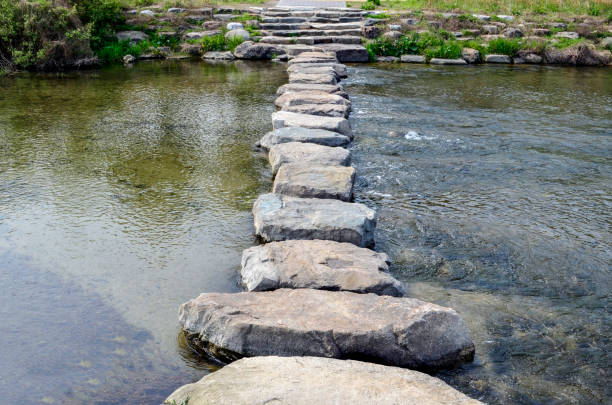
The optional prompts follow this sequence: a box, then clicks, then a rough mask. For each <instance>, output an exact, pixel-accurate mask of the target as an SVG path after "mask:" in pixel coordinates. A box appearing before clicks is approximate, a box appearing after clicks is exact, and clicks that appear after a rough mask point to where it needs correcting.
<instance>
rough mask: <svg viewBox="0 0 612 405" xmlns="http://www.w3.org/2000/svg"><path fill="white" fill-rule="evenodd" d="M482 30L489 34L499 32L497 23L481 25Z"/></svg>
mask: <svg viewBox="0 0 612 405" xmlns="http://www.w3.org/2000/svg"><path fill="white" fill-rule="evenodd" d="M482 32H483V33H484V34H489V35H497V34H499V27H498V26H497V25H483V26H482Z"/></svg>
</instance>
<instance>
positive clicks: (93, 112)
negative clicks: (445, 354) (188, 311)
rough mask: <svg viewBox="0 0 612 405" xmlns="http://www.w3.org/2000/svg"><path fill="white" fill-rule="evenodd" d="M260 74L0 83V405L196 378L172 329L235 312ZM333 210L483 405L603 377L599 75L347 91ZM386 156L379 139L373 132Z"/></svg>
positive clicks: (359, 72) (260, 160) (123, 392)
mask: <svg viewBox="0 0 612 405" xmlns="http://www.w3.org/2000/svg"><path fill="white" fill-rule="evenodd" d="M285 81H286V75H285V73H284V67H283V66H282V65H280V66H277V65H274V64H246V63H236V64H230V65H204V64H201V63H188V62H161V63H160V62H153V63H141V64H137V65H136V66H134V67H133V68H132V69H127V70H126V69H124V68H123V67H115V68H110V69H105V70H102V71H96V72H88V73H81V74H68V75H62V76H55V75H54V76H48V75H38V76H22V77H19V78H17V79H0V89H1V90H2V91H1V92H0V285H1V286H2V291H3V294H2V295H1V296H0V319H1V320H2V329H1V330H0V368H1V369H2V370H3V371H2V374H1V378H0V398H3V400H4V401H6V402H7V403H27V404H29V403H56V404H59V403H61V404H72V403H75V404H81V403H88V404H96V403H97V404H113V403H126V402H125V401H126V400H127V399H129V403H133V404H139V403H143V404H155V403H159V402H161V400H163V398H165V396H166V395H167V394H168V393H169V392H170V391H172V390H173V389H174V388H176V387H177V386H179V385H181V384H184V383H187V382H190V381H193V380H196V379H198V378H200V377H201V376H202V375H204V374H205V373H206V372H207V370H209V369H211V368H213V367H212V366H210V365H208V364H206V363H205V362H203V361H199V360H198V359H197V358H196V357H194V356H193V355H191V354H190V353H189V351H188V350H187V349H185V346H184V344H183V342H181V339H180V337H178V338H177V336H179V333H178V332H179V328H178V325H177V316H176V312H177V307H178V304H180V303H181V302H183V301H185V300H187V299H189V298H192V297H194V296H196V295H197V294H198V293H200V292H206V291H238V290H239V286H238V281H237V271H238V269H239V262H240V252H241V250H242V249H243V248H245V247H248V246H250V245H252V244H254V243H255V240H254V238H253V235H252V217H251V214H250V208H251V205H252V202H253V200H254V199H255V198H256V196H257V195H258V194H260V193H263V192H267V191H268V190H269V189H270V172H269V170H268V168H267V164H266V161H265V159H264V157H263V155H262V154H260V153H258V152H256V151H254V150H253V149H252V147H251V145H252V144H253V143H254V142H255V141H256V140H257V139H258V138H259V137H260V136H261V135H262V134H263V133H264V132H265V131H266V130H268V129H269V128H270V118H269V117H270V113H271V112H272V110H273V104H272V102H273V100H274V92H275V90H276V88H277V87H278V86H280V85H281V84H283V83H285ZM345 87H346V89H347V90H348V92H349V93H350V94H351V97H352V100H353V106H354V112H353V115H352V124H353V127H354V129H355V132H356V142H355V144H354V147H353V153H354V165H355V166H356V168H357V170H358V174H359V177H358V181H357V187H356V193H357V199H358V200H360V201H362V202H365V203H366V204H368V205H372V206H376V207H378V208H379V210H380V211H379V228H378V233H377V240H378V249H381V250H384V251H386V252H388V253H389V254H390V255H391V258H392V260H393V261H394V263H395V264H394V266H393V272H394V274H395V276H396V277H398V278H400V279H401V280H402V281H404V282H405V283H406V286H407V289H408V291H409V294H410V295H412V296H416V297H420V298H424V299H427V300H430V301H434V302H437V303H440V304H443V305H448V306H452V307H454V308H455V309H457V310H458V311H459V312H461V314H462V315H463V316H464V318H465V319H466V321H467V323H468V326H469V328H470V330H471V331H472V336H473V338H474V341H475V344H476V350H477V357H476V361H475V362H474V364H472V365H469V366H466V367H464V368H462V369H459V370H455V371H452V372H444V373H440V374H439V376H440V377H442V378H444V379H445V380H446V381H448V382H449V383H450V384H452V385H453V386H455V387H457V388H459V389H460V390H462V391H464V392H466V393H468V394H470V395H472V396H474V397H478V398H481V399H483V400H485V401H488V402H490V403H526V404H527V403H584V404H588V403H597V402H603V401H605V398H606V397H608V398H609V397H610V395H611V394H612V393H611V392H610V388H609V387H608V386H607V385H606V383H607V381H608V380H609V378H610V375H609V369H610V368H611V366H612V361H611V359H610V351H611V349H612V347H611V346H612V345H611V344H610V333H611V331H610V324H611V319H612V316H611V314H610V308H609V306H610V301H611V300H610V291H611V288H612V276H611V271H610V265H609V263H610V262H611V259H612V248H611V246H610V240H611V235H610V214H609V212H610V208H611V207H610V206H611V205H612V201H611V197H610V195H611V191H612V190H611V189H612V167H611V164H612V162H611V155H612V152H611V151H612V129H611V128H612V72H611V71H610V69H607V70H606V69H596V70H586V69H581V70H576V69H560V68H531V69H525V68H507V67H502V68H483V67H479V68H460V69H454V68H439V69H436V68H430V67H423V66H418V67H411V66H392V67H383V66H379V67H376V68H375V67H358V68H352V69H351V77H350V78H349V80H347V81H346V85H345ZM390 131H394V132H395V133H394V134H392V135H390V134H389V132H390Z"/></svg>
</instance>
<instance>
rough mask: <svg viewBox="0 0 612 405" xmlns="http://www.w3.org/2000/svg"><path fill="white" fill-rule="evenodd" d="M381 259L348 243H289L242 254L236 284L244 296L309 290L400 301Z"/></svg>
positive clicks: (382, 256)
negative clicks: (239, 283) (240, 284)
mask: <svg viewBox="0 0 612 405" xmlns="http://www.w3.org/2000/svg"><path fill="white" fill-rule="evenodd" d="M387 270H388V265H387V255H386V254H384V253H377V252H374V251H373V250H370V249H365V248H360V247H357V246H355V245H352V244H350V243H338V242H333V241H324V240H289V241H285V242H272V243H267V244H265V245H261V246H255V247H252V248H249V249H246V250H245V251H244V252H242V270H241V272H240V274H241V276H242V282H243V284H244V285H245V286H246V288H247V290H249V291H266V290H276V289H279V288H314V289H318V290H342V291H352V292H357V293H374V294H378V295H391V296H402V295H403V294H404V288H403V286H402V283H400V282H399V281H397V280H396V279H395V278H393V277H392V276H391V275H390V274H388V273H387Z"/></svg>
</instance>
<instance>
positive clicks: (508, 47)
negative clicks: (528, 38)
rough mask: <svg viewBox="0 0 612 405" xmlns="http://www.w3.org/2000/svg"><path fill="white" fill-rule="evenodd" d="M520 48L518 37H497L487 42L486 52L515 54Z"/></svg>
mask: <svg viewBox="0 0 612 405" xmlns="http://www.w3.org/2000/svg"><path fill="white" fill-rule="evenodd" d="M520 50H521V41H519V40H518V39H507V38H497V39H494V40H492V41H490V42H489V46H488V48H487V53H489V54H496V55H508V56H515V55H516V54H517V52H518V51H520Z"/></svg>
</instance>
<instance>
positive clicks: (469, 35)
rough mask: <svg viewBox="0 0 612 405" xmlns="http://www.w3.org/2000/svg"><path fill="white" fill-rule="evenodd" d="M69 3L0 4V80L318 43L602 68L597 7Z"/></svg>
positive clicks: (607, 31) (607, 40) (409, 58)
mask: <svg viewBox="0 0 612 405" xmlns="http://www.w3.org/2000/svg"><path fill="white" fill-rule="evenodd" d="M74 4H76V5H75V6H74V7H71V3H66V2H56V3H54V4H51V3H36V2H34V3H26V2H17V3H15V2H10V1H8V2H7V1H4V2H3V3H1V4H0V10H1V12H0V21H2V23H3V26H4V28H3V30H2V31H0V38H2V42H1V43H0V69H1V70H2V71H3V72H4V73H7V72H16V71H19V70H51V71H53V70H66V69H85V68H95V67H98V66H100V65H103V64H110V63H123V62H126V63H130V62H133V61H136V60H138V59H160V58H197V57H202V56H203V55H204V54H206V53H207V52H226V53H224V54H210V55H209V57H212V58H243V59H249V58H250V59H253V58H264V59H265V58H272V57H276V56H280V55H282V54H284V53H287V52H288V50H287V49H288V48H291V45H319V44H326V43H338V44H344V45H354V46H357V45H363V46H365V48H366V49H367V51H368V54H369V57H368V58H367V60H364V59H363V58H361V59H359V58H358V59H356V60H346V61H350V62H356V61H359V62H365V61H379V62H407V63H427V62H431V63H434V64H472V63H515V64H542V63H545V64H558V65H577V66H582V65H588V66H602V65H609V64H610V63H611V52H610V51H611V50H612V27H611V25H610V24H611V21H612V16H610V15H608V14H609V7H608V5H607V4H605V3H601V4H600V3H593V4H594V5H595V6H597V7H599V8H597V9H595V8H593V9H592V12H591V14H593V15H588V14H587V15H579V14H568V13H567V12H565V13H556V12H555V13H553V12H549V13H546V12H543V13H541V14H538V13H534V12H533V11H530V12H524V13H523V12H521V11H520V10H515V14H499V13H489V14H478V13H474V12H471V11H469V10H460V11H445V12H441V11H436V10H434V11H432V10H425V9H422V8H416V9H407V10H401V9H396V8H389V9H384V8H380V7H379V8H378V9H373V10H362V13H361V15H360V17H361V18H358V19H353V20H351V21H349V20H347V19H344V20H342V21H340V20H339V19H334V18H317V19H308V18H302V17H300V16H299V15H297V14H296V15H292V14H291V13H287V15H284V16H281V15H279V16H278V18H276V19H270V18H268V19H267V20H266V21H263V20H262V18H261V13H262V11H263V10H264V9H263V8H261V7H257V6H249V5H240V6H236V7H234V6H227V7H226V6H224V7H199V6H198V7H188V6H184V7H180V6H176V4H173V3H172V4H171V3H161V4H150V5H147V6H140V7H135V8H132V7H130V5H131V4H132V3H129V2H127V3H126V2H123V3H119V2H117V1H102V0H84V1H81V2H77V3H74ZM181 4H182V3H181ZM367 4H369V3H366V5H367ZM179 5H180V4H179ZM198 5H199V3H198ZM393 5H397V4H395V3H393ZM362 6H363V8H371V7H365V6H364V5H362ZM438 6H439V5H438ZM595 6H593V7H595ZM418 7H420V6H418ZM374 8H376V7H374ZM352 9H354V8H352ZM472 9H473V10H481V8H479V7H472ZM499 9H501V10H505V9H504V8H499ZM574 10H575V11H576V12H579V11H581V10H582V9H579V8H575V9H574ZM596 10H598V11H596ZM298 14H299V13H298ZM313 24H314V25H313ZM317 24H318V26H317ZM321 24H327V26H321ZM32 26H36V27H37V29H36V30H33V29H32ZM245 41H253V42H255V43H262V44H268V45H270V46H271V48H270V52H269V53H268V55H267V56H266V55H254V54H252V53H251V54H248V53H247V54H236V53H235V52H234V50H235V49H236V47H237V46H238V45H239V44H241V43H242V42H245ZM313 50H314V49H313ZM228 52H229V53H228Z"/></svg>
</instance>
